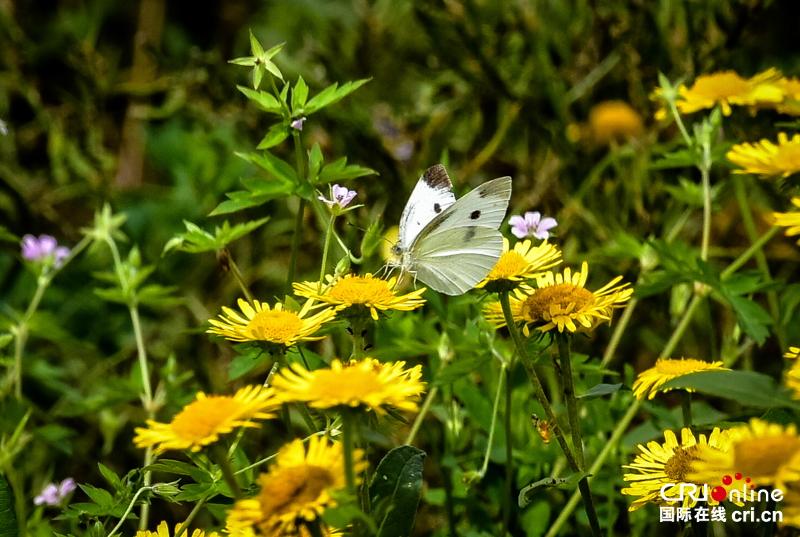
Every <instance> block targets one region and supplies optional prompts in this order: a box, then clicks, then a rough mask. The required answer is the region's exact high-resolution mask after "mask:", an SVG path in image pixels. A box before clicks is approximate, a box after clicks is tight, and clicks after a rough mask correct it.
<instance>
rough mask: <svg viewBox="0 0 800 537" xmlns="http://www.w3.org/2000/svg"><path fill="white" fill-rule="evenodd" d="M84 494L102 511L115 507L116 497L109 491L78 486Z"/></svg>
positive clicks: (86, 485) (89, 486)
mask: <svg viewBox="0 0 800 537" xmlns="http://www.w3.org/2000/svg"><path fill="white" fill-rule="evenodd" d="M78 486H79V487H80V488H81V490H82V491H83V492H85V493H86V495H87V496H89V498H91V500H92V501H93V502H94V503H96V504H97V505H98V506H100V508H102V509H111V508H113V507H114V504H115V502H114V497H113V496H112V495H111V494H110V493H109V492H108V491H107V490H103V489H99V488H97V487H93V486H92V485H88V484H78Z"/></svg>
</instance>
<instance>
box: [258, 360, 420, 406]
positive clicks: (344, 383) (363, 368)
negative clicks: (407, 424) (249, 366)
mask: <svg viewBox="0 0 800 537" xmlns="http://www.w3.org/2000/svg"><path fill="white" fill-rule="evenodd" d="M405 365H406V363H405V362H395V363H393V364H384V363H382V362H379V361H378V360H374V359H372V358H367V359H365V360H362V361H361V362H357V361H355V360H353V361H351V362H349V363H342V362H341V361H339V360H334V361H333V363H332V364H331V368H330V369H317V370H316V371H307V370H306V369H304V368H303V366H301V365H299V364H297V363H294V364H291V366H290V367H289V368H284V369H282V370H281V371H280V372H279V373H278V374H277V375H275V378H274V379H273V382H272V385H273V386H274V387H275V389H276V390H277V391H278V394H279V396H280V397H282V398H283V399H284V400H285V401H304V402H306V403H308V404H309V406H312V407H315V408H331V407H336V406H349V407H358V406H363V407H365V408H366V409H367V410H374V411H375V412H377V413H379V414H381V413H384V412H385V408H384V407H387V406H393V407H395V408H397V409H399V410H406V411H409V412H414V411H416V410H417V408H418V405H417V400H418V399H419V395H420V394H421V393H422V392H423V391H424V390H425V383H424V382H422V381H421V380H420V378H421V377H422V366H419V365H417V366H414V367H412V368H411V369H403V367H404V366H405Z"/></svg>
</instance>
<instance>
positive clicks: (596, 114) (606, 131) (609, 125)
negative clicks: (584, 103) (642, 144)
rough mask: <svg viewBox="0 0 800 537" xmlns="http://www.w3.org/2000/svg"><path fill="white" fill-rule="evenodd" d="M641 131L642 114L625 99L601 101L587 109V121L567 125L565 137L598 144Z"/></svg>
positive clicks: (628, 137) (619, 139) (624, 138)
mask: <svg viewBox="0 0 800 537" xmlns="http://www.w3.org/2000/svg"><path fill="white" fill-rule="evenodd" d="M643 132H644V120H643V119H642V116H641V115H640V114H639V112H637V111H636V110H634V109H633V107H631V105H629V104H628V103H626V102H625V101H601V102H599V103H597V104H596V105H594V106H593V107H592V109H591V110H589V122H588V123H586V124H580V125H576V124H571V125H569V126H568V127H567V137H568V138H569V139H570V140H571V141H573V142H578V141H581V142H589V143H593V144H598V145H609V144H611V143H612V142H624V141H626V140H628V139H630V138H636V137H638V136H641V135H642V133H643Z"/></svg>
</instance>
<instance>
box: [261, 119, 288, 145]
mask: <svg viewBox="0 0 800 537" xmlns="http://www.w3.org/2000/svg"><path fill="white" fill-rule="evenodd" d="M288 137H289V128H288V127H287V126H286V125H285V124H283V123H276V124H275V125H273V126H271V127H270V128H269V130H268V131H267V134H266V136H264V139H263V140H261V142H260V143H259V144H258V146H256V149H269V148H270V147H275V146H276V145H278V144H279V143H281V142H282V141H284V140H285V139H286V138H288Z"/></svg>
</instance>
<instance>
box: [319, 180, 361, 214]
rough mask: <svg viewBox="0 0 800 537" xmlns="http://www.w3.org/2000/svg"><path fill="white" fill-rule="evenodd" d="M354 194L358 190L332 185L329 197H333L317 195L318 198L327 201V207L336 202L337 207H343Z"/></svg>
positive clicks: (351, 199)
mask: <svg viewBox="0 0 800 537" xmlns="http://www.w3.org/2000/svg"><path fill="white" fill-rule="evenodd" d="M356 194H358V192H356V191H355V190H348V189H347V188H345V187H343V186H339V185H333V188H332V189H331V197H332V198H333V199H327V198H325V196H318V199H319V200H320V201H324V202H325V203H327V204H328V207H333V206H334V205H336V204H337V203H338V204H339V207H341V208H342V209H344V208H345V207H347V206H348V205H349V204H350V202H351V201H353V198H355V197H356Z"/></svg>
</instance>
